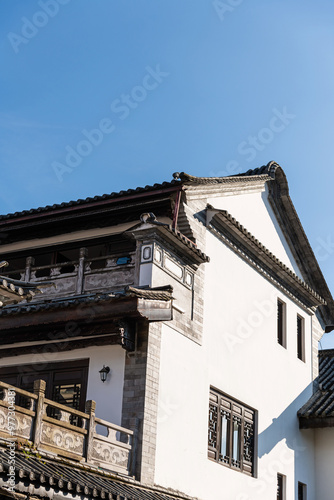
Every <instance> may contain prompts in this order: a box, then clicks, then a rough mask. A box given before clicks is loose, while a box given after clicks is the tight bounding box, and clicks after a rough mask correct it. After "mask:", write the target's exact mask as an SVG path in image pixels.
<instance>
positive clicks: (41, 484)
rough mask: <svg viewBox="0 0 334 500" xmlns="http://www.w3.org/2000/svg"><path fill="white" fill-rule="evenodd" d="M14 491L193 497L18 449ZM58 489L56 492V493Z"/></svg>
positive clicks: (136, 498) (0, 474) (2, 459)
mask: <svg viewBox="0 0 334 500" xmlns="http://www.w3.org/2000/svg"><path fill="white" fill-rule="evenodd" d="M8 460H9V456H8V452H6V451H5V450H4V449H0V479H1V480H2V481H3V485H4V486H5V485H6V482H7V479H8V477H7V472H8ZM15 472H16V473H15V476H16V481H15V482H16V486H15V491H16V492H27V491H28V489H29V493H30V494H33V495H34V497H37V498H38V497H42V498H44V494H43V489H45V492H46V496H47V497H49V494H50V492H51V491H52V490H54V491H55V492H57V493H58V492H59V493H61V494H62V495H65V497H66V498H67V497H68V496H69V497H71V498H72V495H74V497H77V495H78V496H84V497H85V498H89V499H92V498H97V499H100V498H102V499H108V500H173V499H174V500H194V499H192V498H190V497H188V496H186V495H182V494H180V493H178V492H176V491H174V492H173V491H170V490H166V489H163V488H158V487H153V486H152V487H150V486H144V485H142V484H140V483H139V482H137V481H134V480H133V479H127V478H123V477H117V476H116V475H115V474H110V473H107V472H104V471H102V470H101V469H93V468H89V467H88V466H83V465H80V464H74V463H71V464H67V465H66V464H65V463H63V462H62V461H57V460H48V459H47V458H44V457H41V458H35V457H34V456H33V455H32V454H31V455H30V456H29V458H27V457H25V456H24V455H22V454H21V453H19V452H17V453H16V455H15ZM59 493H58V494H59Z"/></svg>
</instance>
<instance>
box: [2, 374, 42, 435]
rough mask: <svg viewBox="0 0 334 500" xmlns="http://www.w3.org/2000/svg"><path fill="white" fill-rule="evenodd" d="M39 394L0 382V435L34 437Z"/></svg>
mask: <svg viewBox="0 0 334 500" xmlns="http://www.w3.org/2000/svg"><path fill="white" fill-rule="evenodd" d="M36 399H37V396H35V394H31V393H29V392H27V391H24V390H22V389H16V388H15V390H13V388H12V387H11V386H10V385H8V384H5V383H4V382H0V436H1V437H5V438H7V437H14V436H15V437H18V438H21V439H23V440H25V439H28V440H31V439H32V424H33V417H34V416H35V412H34V406H35V400H36ZM20 405H22V406H20Z"/></svg>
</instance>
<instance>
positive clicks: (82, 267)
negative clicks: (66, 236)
mask: <svg viewBox="0 0 334 500" xmlns="http://www.w3.org/2000/svg"><path fill="white" fill-rule="evenodd" d="M87 255H88V250H87V248H84V247H83V248H80V256H79V266H78V274H77V286H76V293H77V294H81V293H82V292H83V288H84V276H85V260H86V257H87Z"/></svg>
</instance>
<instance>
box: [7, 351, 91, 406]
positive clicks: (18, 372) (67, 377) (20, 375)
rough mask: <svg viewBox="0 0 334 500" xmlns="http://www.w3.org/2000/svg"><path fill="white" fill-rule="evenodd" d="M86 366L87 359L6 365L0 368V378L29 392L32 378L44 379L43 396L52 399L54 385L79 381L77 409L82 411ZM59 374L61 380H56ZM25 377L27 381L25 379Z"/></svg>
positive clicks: (86, 377) (85, 392) (84, 395)
mask: <svg viewBox="0 0 334 500" xmlns="http://www.w3.org/2000/svg"><path fill="white" fill-rule="evenodd" d="M88 366H89V359H80V360H73V361H59V362H56V363H46V362H45V363H44V362H41V363H36V364H22V365H16V366H7V367H1V368H0V380H1V381H3V382H7V383H9V384H11V385H13V386H14V387H18V388H19V389H25V390H28V391H29V392H32V384H33V380H38V379H42V380H45V382H46V392H45V396H46V398H47V399H53V394H54V388H55V387H58V386H59V385H61V384H62V385H69V384H78V383H79V382H80V385H81V390H80V401H79V406H78V408H77V409H78V410H80V411H84V410H85V402H86V395H87V381H88ZM75 372H80V378H78V375H77V373H76V374H75V375H74V373H75ZM60 374H63V375H64V377H63V379H62V380H57V375H60ZM25 378H26V379H28V381H29V382H27V381H25ZM60 383H61V384H60Z"/></svg>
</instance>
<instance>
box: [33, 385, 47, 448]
mask: <svg viewBox="0 0 334 500" xmlns="http://www.w3.org/2000/svg"><path fill="white" fill-rule="evenodd" d="M45 387H46V383H45V381H44V380H35V382H34V394H37V396H38V399H37V401H36V407H35V427H34V432H33V443H34V445H35V447H36V448H38V446H39V444H40V442H41V433H42V421H43V413H44V398H45Z"/></svg>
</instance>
